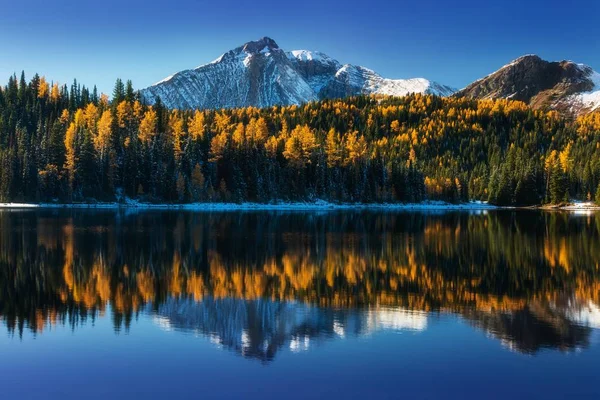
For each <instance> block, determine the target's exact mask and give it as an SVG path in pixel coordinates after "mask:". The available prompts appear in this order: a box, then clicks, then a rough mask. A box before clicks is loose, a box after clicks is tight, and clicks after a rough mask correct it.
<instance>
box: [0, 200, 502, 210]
mask: <svg viewBox="0 0 600 400" xmlns="http://www.w3.org/2000/svg"><path fill="white" fill-rule="evenodd" d="M0 208H9V209H32V208H85V209H116V208H134V209H148V210H193V211H237V210H240V211H243V210H272V211H294V210H298V211H311V210H315V211H322V210H357V209H375V210H489V209H496V208H497V207H495V206H492V205H489V204H487V203H483V202H470V203H461V204H450V203H446V202H443V201H425V202H422V203H414V204H407V203H330V202H327V201H323V200H316V201H314V202H278V203H189V204H150V203H140V202H137V201H134V200H128V201H126V202H125V203H71V204H59V203H39V204H32V203H0Z"/></svg>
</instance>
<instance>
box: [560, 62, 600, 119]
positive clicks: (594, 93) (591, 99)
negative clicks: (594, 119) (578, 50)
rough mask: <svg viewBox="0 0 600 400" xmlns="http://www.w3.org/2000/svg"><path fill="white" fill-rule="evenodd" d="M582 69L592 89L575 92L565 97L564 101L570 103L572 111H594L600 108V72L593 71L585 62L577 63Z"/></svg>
mask: <svg viewBox="0 0 600 400" xmlns="http://www.w3.org/2000/svg"><path fill="white" fill-rule="evenodd" d="M577 66H578V67H579V69H580V70H581V71H582V73H583V74H584V76H586V78H585V79H587V80H589V81H590V82H591V83H592V85H593V87H592V90H590V91H587V92H582V93H577V94H574V95H571V96H569V97H567V99H566V102H568V103H571V104H572V106H571V109H572V110H573V111H580V110H583V111H588V112H589V111H594V110H597V109H600V73H598V72H596V71H594V70H593V69H592V68H591V67H589V66H587V65H585V64H577Z"/></svg>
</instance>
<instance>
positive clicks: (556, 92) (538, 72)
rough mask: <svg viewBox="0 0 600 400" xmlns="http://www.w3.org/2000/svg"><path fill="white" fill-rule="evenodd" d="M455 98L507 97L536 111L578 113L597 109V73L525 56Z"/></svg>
mask: <svg viewBox="0 0 600 400" xmlns="http://www.w3.org/2000/svg"><path fill="white" fill-rule="evenodd" d="M456 96H466V97H472V98H478V99H482V98H510V99H514V100H521V101H524V102H525V103H527V104H529V105H530V106H531V107H533V108H536V109H557V110H559V111H568V112H575V113H579V112H582V111H591V110H594V109H597V108H598V107H600V74H598V73H597V72H596V71H594V70H593V69H592V68H591V67H589V66H586V65H583V64H576V63H574V62H572V61H560V62H549V61H545V60H542V59H541V58H540V57H538V56H536V55H531V54H530V55H525V56H522V57H519V58H517V59H516V60H514V61H513V62H511V63H509V64H507V65H505V66H503V67H502V68H500V69H499V70H497V71H496V72H494V73H492V74H490V75H488V76H486V77H484V78H482V79H479V80H477V81H475V82H473V83H472V84H470V85H469V86H467V87H466V88H464V89H462V90H460V91H458V92H457V93H456Z"/></svg>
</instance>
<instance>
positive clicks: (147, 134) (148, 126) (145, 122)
mask: <svg viewBox="0 0 600 400" xmlns="http://www.w3.org/2000/svg"><path fill="white" fill-rule="evenodd" d="M156 121H157V117H156V111H154V109H153V108H152V107H150V108H149V109H148V111H146V112H145V113H144V118H142V121H141V122H140V127H139V130H138V139H140V142H142V143H145V144H148V143H150V141H151V140H152V139H153V138H154V136H155V135H156Z"/></svg>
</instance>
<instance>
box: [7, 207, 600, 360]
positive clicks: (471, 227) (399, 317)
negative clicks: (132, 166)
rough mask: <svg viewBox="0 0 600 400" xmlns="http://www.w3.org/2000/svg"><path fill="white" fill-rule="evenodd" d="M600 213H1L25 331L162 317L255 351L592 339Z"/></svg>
mask: <svg viewBox="0 0 600 400" xmlns="http://www.w3.org/2000/svg"><path fill="white" fill-rule="evenodd" d="M597 254H600V218H599V217H597V216H594V215H590V216H583V217H581V216H573V215H569V214H561V213H541V212H534V211H532V212H528V211H515V212H507V211H501V212H500V211H499V212H488V213H479V214H469V213H460V212H459V213H454V212H453V213H439V214H427V213H384V212H366V211H362V212H347V211H345V212H324V213H314V212H313V213H298V212H288V213H269V212H231V213H193V212H179V211H168V212H154V211H153V212H139V213H138V212H130V211H125V210H121V211H108V210H107V211H86V210H37V211H23V212H14V211H2V212H0V315H1V318H2V320H3V321H4V324H5V325H6V327H7V328H8V330H9V331H10V332H15V333H17V334H19V335H21V334H22V333H23V331H24V330H25V329H30V330H32V331H33V332H35V333H36V334H38V333H41V332H43V330H44V328H45V327H47V326H48V325H52V324H68V325H70V326H71V327H72V328H73V329H75V328H76V327H77V326H79V325H80V324H82V323H85V322H86V321H88V320H93V319H94V318H97V317H98V316H102V315H104V314H105V313H107V312H108V313H110V316H111V318H112V320H113V323H114V329H115V331H117V332H118V331H120V330H122V329H126V330H128V329H130V326H131V321H132V320H133V318H134V317H135V315H136V314H138V313H142V312H143V313H150V314H152V315H153V318H155V320H156V322H157V323H159V324H161V326H163V327H166V328H169V329H177V330H183V331H189V332H195V333H200V334H202V335H207V336H209V337H211V338H212V339H213V340H214V341H215V342H217V343H218V344H219V345H221V346H223V347H226V348H230V349H233V350H235V351H237V352H239V353H240V354H243V355H244V356H247V357H256V358H259V359H262V360H265V361H267V360H271V359H272V358H273V357H274V355H275V354H276V352H277V351H278V349H280V348H282V347H285V348H289V349H291V350H294V351H296V350H300V349H302V348H305V347H307V346H310V344H311V343H313V342H315V341H320V340H323V339H327V338H332V337H340V336H345V335H363V334H368V333H370V332H373V331H376V330H380V329H411V330H423V329H426V327H427V323H428V313H429V312H444V313H455V314H458V315H460V316H462V317H463V318H464V319H465V320H466V321H468V322H469V323H470V324H472V325H473V326H475V327H478V328H481V329H484V330H485V331H486V332H488V333H489V334H490V335H492V336H493V337H496V338H498V339H499V340H501V341H502V342H503V343H505V344H506V345H507V346H508V347H510V348H512V349H514V350H517V351H520V352H526V353H535V352H537V351H538V350H539V349H541V348H555V349H559V350H570V349H574V348H582V347H586V346H588V344H589V337H590V333H591V329H592V328H593V327H600V326H599V324H600V315H599V313H600V311H599V308H598V305H600V269H599V261H598V259H597Z"/></svg>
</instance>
